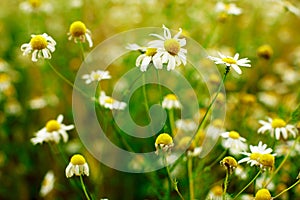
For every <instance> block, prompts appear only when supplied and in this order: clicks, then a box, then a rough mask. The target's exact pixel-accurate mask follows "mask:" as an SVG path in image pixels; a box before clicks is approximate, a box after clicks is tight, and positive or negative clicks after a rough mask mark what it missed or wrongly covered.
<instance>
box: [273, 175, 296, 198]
mask: <svg viewBox="0 0 300 200" xmlns="http://www.w3.org/2000/svg"><path fill="white" fill-rule="evenodd" d="M298 183H300V179H299V180H298V181H297V182H296V183H294V184H293V185H291V186H290V187H288V188H287V189H285V190H283V191H282V192H280V193H279V194H277V195H276V196H275V197H273V199H276V198H277V197H279V196H281V195H282V194H283V193H285V192H287V191H289V190H290V189H292V188H293V187H295V186H296V185H297V184H298Z"/></svg>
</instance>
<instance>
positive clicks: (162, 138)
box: [155, 133, 173, 145]
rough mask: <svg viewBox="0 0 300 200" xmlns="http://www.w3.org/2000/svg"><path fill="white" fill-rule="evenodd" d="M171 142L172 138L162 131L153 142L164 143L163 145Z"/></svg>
mask: <svg viewBox="0 0 300 200" xmlns="http://www.w3.org/2000/svg"><path fill="white" fill-rule="evenodd" d="M172 143H173V139H172V137H171V136H170V135H169V134H167V133H162V134H160V135H159V136H158V137H157V138H156V140H155V144H164V145H169V144H172Z"/></svg>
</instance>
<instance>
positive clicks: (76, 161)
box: [70, 154, 86, 165]
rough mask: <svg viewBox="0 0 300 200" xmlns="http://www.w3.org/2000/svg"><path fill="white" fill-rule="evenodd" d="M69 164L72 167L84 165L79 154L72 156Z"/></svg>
mask: <svg viewBox="0 0 300 200" xmlns="http://www.w3.org/2000/svg"><path fill="white" fill-rule="evenodd" d="M70 162H71V163H72V164H73V165H83V164H85V163H86V161H85V158H84V157H83V156H82V155H80V154H75V155H73V156H72V158H71V161H70Z"/></svg>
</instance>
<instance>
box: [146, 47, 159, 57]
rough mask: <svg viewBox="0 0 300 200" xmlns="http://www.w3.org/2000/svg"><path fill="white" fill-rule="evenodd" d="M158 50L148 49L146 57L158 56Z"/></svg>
mask: <svg viewBox="0 0 300 200" xmlns="http://www.w3.org/2000/svg"><path fill="white" fill-rule="evenodd" d="M156 52H157V49H156V48H147V50H146V53H145V54H146V56H153V55H154V54H156Z"/></svg>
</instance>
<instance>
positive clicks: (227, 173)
mask: <svg viewBox="0 0 300 200" xmlns="http://www.w3.org/2000/svg"><path fill="white" fill-rule="evenodd" d="M228 178H229V169H228V170H226V176H225V180H224V190H223V200H226V192H227V187H228Z"/></svg>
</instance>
